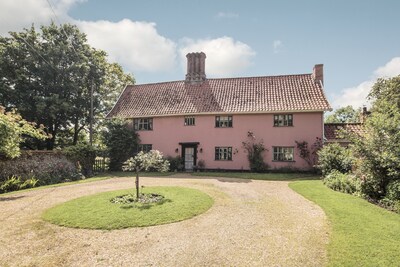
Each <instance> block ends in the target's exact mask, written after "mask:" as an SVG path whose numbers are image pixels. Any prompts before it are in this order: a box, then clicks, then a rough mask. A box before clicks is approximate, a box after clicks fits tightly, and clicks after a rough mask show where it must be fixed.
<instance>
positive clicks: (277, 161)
mask: <svg viewBox="0 0 400 267" xmlns="http://www.w3.org/2000/svg"><path fill="white" fill-rule="evenodd" d="M272 162H296V161H295V160H273V161H272Z"/></svg>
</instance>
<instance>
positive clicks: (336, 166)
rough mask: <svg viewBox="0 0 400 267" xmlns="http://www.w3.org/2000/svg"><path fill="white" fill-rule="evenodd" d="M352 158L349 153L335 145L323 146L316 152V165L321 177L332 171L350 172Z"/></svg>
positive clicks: (347, 150)
mask: <svg viewBox="0 0 400 267" xmlns="http://www.w3.org/2000/svg"><path fill="white" fill-rule="evenodd" d="M353 163H354V158H353V156H352V154H351V151H350V150H349V149H347V148H345V147H342V146H340V145H339V144H337V143H333V144H328V145H325V146H324V147H323V148H322V149H321V150H319V151H318V165H317V168H319V169H320V170H321V172H322V175H323V176H326V175H328V174H329V173H331V172H332V171H333V170H337V171H339V172H341V173H347V172H349V171H351V168H352V166H353Z"/></svg>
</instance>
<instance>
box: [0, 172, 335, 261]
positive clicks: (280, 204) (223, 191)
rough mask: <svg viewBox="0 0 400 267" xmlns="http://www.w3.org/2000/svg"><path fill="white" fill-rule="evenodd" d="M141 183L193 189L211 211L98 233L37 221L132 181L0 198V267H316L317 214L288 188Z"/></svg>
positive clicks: (174, 180)
mask: <svg viewBox="0 0 400 267" xmlns="http://www.w3.org/2000/svg"><path fill="white" fill-rule="evenodd" d="M141 184H142V185H145V186H152V185H168V186H172V185H176V186H186V187H191V188H196V189H200V190H202V191H203V192H205V193H207V194H209V195H210V196H212V197H213V198H214V201H215V203H214V205H213V207H212V208H211V209H210V210H208V211H207V212H205V213H203V214H201V215H199V216H197V217H194V218H192V219H189V220H186V221H183V222H178V223H172V224H167V225H159V226H151V227H144V228H130V229H123V230H113V231H103V230H84V229H69V228H65V227H59V226H56V225H52V224H49V223H47V222H43V221H42V220H41V219H40V215H41V213H42V212H43V211H44V210H45V209H47V208H49V207H52V206H54V205H56V204H58V203H62V202H65V201H68V200H70V199H74V198H77V197H80V196H84V195H89V194H94V193H98V192H104V191H110V190H118V189H124V188H129V187H133V186H134V178H113V179H108V180H102V181H97V182H91V183H85V184H75V185H68V186H61V187H54V188H46V189H41V190H34V191H29V192H21V193H17V194H13V195H6V196H1V195H0V266H134V265H135V266H323V265H324V264H325V263H326V258H327V256H326V251H325V248H326V244H327V242H328V231H329V229H328V226H327V221H326V218H325V215H324V213H323V211H322V210H321V209H320V208H319V207H318V206H316V205H315V204H313V203H311V202H309V201H307V200H306V199H304V198H303V197H301V196H300V195H298V194H296V193H295V192H293V191H292V190H291V189H290V188H289V187H288V183H287V182H275V181H273V182H271V181H256V180H242V179H227V178H193V177H190V178H184V176H182V175H181V176H180V177H163V178H141Z"/></svg>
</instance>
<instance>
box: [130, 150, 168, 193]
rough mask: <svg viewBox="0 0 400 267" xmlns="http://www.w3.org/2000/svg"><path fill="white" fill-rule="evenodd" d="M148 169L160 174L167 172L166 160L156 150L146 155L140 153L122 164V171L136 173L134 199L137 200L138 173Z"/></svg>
mask: <svg viewBox="0 0 400 267" xmlns="http://www.w3.org/2000/svg"><path fill="white" fill-rule="evenodd" d="M150 169H152V170H156V171H160V172H167V171H168V170H169V162H168V160H165V159H164V158H163V155H162V153H161V152H160V151H158V150H150V151H149V152H147V153H144V152H143V151H140V152H139V153H138V154H137V155H136V156H135V157H133V158H130V159H128V160H127V161H126V162H125V163H124V166H123V170H124V171H134V172H135V173H136V180H135V185H136V199H139V173H140V172H141V171H148V170H150Z"/></svg>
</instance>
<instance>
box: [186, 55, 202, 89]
mask: <svg viewBox="0 0 400 267" xmlns="http://www.w3.org/2000/svg"><path fill="white" fill-rule="evenodd" d="M186 58H187V74H186V82H189V83H201V82H204V81H205V80H206V73H205V63H206V54H204V53H203V52H199V53H189V54H187V55H186Z"/></svg>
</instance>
